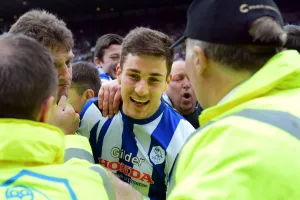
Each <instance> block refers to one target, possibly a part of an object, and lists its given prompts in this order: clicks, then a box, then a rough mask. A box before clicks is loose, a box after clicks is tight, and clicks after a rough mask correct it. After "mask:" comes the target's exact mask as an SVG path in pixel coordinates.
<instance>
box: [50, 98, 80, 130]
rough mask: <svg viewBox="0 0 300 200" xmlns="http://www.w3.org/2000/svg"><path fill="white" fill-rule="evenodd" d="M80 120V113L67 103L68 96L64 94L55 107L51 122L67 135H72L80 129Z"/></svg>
mask: <svg viewBox="0 0 300 200" xmlns="http://www.w3.org/2000/svg"><path fill="white" fill-rule="evenodd" d="M79 121H80V120H79V115H78V114H77V113H76V112H75V110H74V109H73V108H72V106H71V105H68V104H67V98H66V97H65V96H62V97H61V98H60V100H59V102H58V105H57V107H56V108H55V112H54V114H53V116H51V119H50V121H49V124H52V125H54V126H56V127H58V128H60V129H61V130H62V131H63V132H64V133H65V135H72V134H74V133H75V132H76V131H77V129H78V126H79Z"/></svg>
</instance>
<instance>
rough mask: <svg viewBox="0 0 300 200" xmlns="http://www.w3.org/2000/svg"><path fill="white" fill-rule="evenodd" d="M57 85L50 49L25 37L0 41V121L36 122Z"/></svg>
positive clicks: (0, 38)
mask: <svg viewBox="0 0 300 200" xmlns="http://www.w3.org/2000/svg"><path fill="white" fill-rule="evenodd" d="M57 84H58V81H57V77H56V72H55V67H54V64H53V59H52V57H51V54H50V52H49V50H48V49H46V48H45V47H44V46H43V45H41V44H40V43H38V42H37V41H35V40H34V39H31V38H29V37H26V36H21V35H11V34H6V35H3V36H1V37H0V85H1V87H0V107H1V109H0V118H21V119H34V118H35V117H36V114H37V113H38V112H39V109H40V107H41V105H42V104H43V101H44V100H45V99H46V98H47V97H49V96H53V95H55V94H56V91H57Z"/></svg>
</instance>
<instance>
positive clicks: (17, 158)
mask: <svg viewBox="0 0 300 200" xmlns="http://www.w3.org/2000/svg"><path fill="white" fill-rule="evenodd" d="M64 154H65V136H64V134H63V133H62V131H61V130H60V129H58V128H56V127H54V126H51V125H48V124H45V123H39V122H34V121H29V120H18V119H0V199H8V200H10V199H35V200H37V199H38V200H49V199H55V200H56V199H57V200H68V199H69V200H77V199H78V200H80V199H84V200H87V199H103V200H106V199H107V200H108V199H114V198H115V197H114V189H113V186H112V183H111V181H110V180H109V178H108V174H107V172H106V171H105V170H104V169H103V168H102V167H101V166H99V165H94V164H90V163H89V162H87V161H85V160H81V159H77V158H74V159H69V160H68V162H66V163H65V164H64Z"/></svg>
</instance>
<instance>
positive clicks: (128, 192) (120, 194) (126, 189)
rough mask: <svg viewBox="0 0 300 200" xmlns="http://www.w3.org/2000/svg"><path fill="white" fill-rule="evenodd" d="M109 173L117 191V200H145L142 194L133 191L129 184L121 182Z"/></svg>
mask: <svg viewBox="0 0 300 200" xmlns="http://www.w3.org/2000/svg"><path fill="white" fill-rule="evenodd" d="M107 172H108V176H109V179H110V180H111V182H112V184H113V186H114V189H115V195H116V200H119V199H120V200H143V195H142V194H141V193H139V192H138V191H136V190H135V189H133V188H132V187H131V186H130V185H129V184H128V183H125V182H123V181H121V180H120V179H119V178H118V177H117V176H115V175H114V174H113V173H112V172H110V171H109V170H107Z"/></svg>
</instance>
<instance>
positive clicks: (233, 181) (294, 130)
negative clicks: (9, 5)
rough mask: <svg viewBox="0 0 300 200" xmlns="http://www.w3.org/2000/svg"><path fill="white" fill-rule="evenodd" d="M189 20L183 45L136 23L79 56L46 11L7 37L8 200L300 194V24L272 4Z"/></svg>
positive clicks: (2, 128)
mask: <svg viewBox="0 0 300 200" xmlns="http://www.w3.org/2000/svg"><path fill="white" fill-rule="evenodd" d="M187 16H188V17H187V24H186V26H185V30H184V32H183V36H182V37H177V36H176V38H179V40H177V41H176V42H174V38H172V36H170V35H169V34H166V33H164V32H162V31H161V30H154V29H152V28H149V27H135V28H133V29H131V30H130V31H129V32H128V33H126V34H125V36H124V37H123V36H121V35H119V34H118V33H115V32H112V33H107V34H103V35H101V36H100V37H99V38H98V39H97V41H95V44H94V45H93V44H90V43H87V44H84V45H83V46H82V48H86V49H88V48H90V47H91V46H92V45H93V46H94V48H93V53H92V56H88V57H84V58H83V57H82V58H81V59H78V60H76V61H74V58H75V56H76V54H78V53H79V52H76V50H74V38H73V34H72V32H71V31H70V30H69V29H68V28H67V24H66V23H65V22H64V21H62V20H60V19H59V18H58V17H57V16H55V15H53V14H51V13H49V12H47V11H41V10H32V11H29V12H26V13H24V14H23V15H22V16H21V17H20V18H19V19H18V20H17V21H16V22H15V23H14V24H13V25H12V26H11V28H10V30H9V32H8V33H7V34H3V35H2V36H0V76H1V78H0V85H1V89H0V107H1V109H0V116H1V118H0V135H1V137H2V140H1V141H2V142H1V143H0V145H2V147H1V149H2V151H1V152H2V153H1V154H0V162H1V163H2V165H1V166H2V168H1V170H2V173H0V179H1V181H2V184H1V186H2V187H1V195H2V196H3V198H6V199H25V198H28V199H72V200H75V199H109V200H110V199H124V200H127V199H128V200H131V199H136V200H142V199H151V200H163V199H169V200H179V199H204V200H214V199H220V200H222V199H224V200H225V199H234V200H240V199H245V200H246V199H247V200H248V199H249V200H250V199H251V200H252V199H253V200H254V199H255V200H258V199H264V200H273V199H289V200H298V199H300V190H299V189H298V185H299V184H300V177H299V176H298V174H299V171H300V159H298V155H299V153H300V143H299V139H300V134H299V133H300V131H299V130H300V107H299V105H298V104H299V103H298V102H299V100H300V65H299V63H300V55H299V52H300V26H297V25H291V24H290V25H284V21H283V18H282V15H281V13H280V11H279V9H278V7H277V6H276V4H275V3H274V2H273V0H256V1H253V0H231V1H230V3H229V1H226V0H219V1H207V0H194V1H193V3H192V4H191V5H190V7H189V9H188V10H187ZM91 58H92V59H91Z"/></svg>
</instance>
